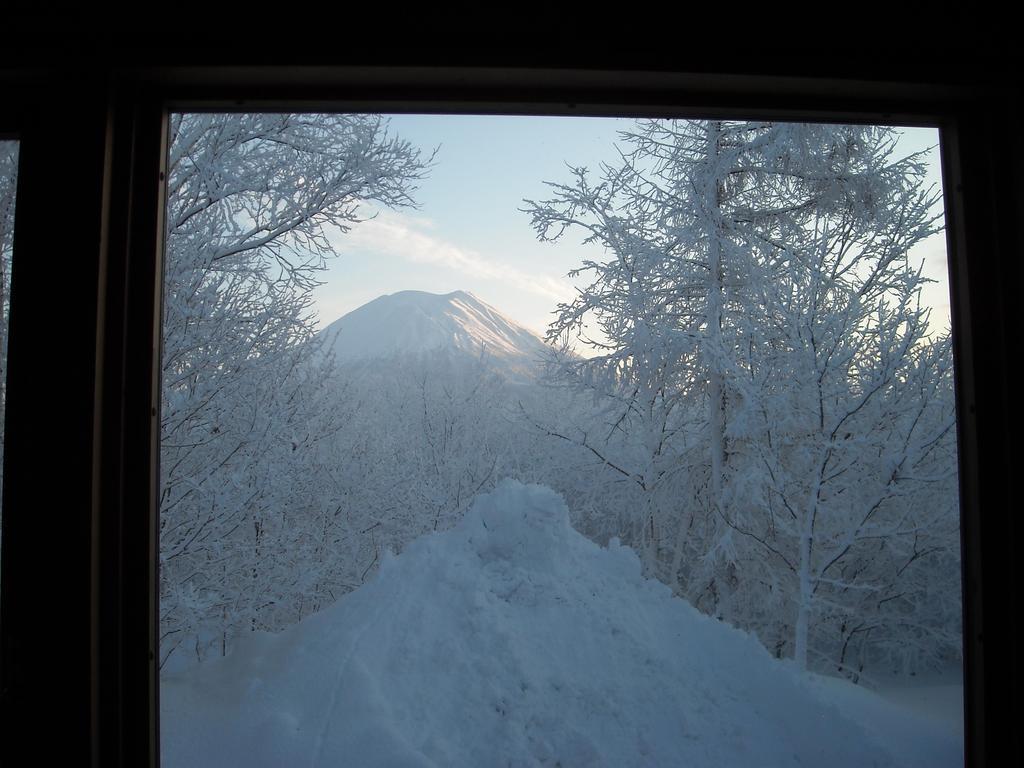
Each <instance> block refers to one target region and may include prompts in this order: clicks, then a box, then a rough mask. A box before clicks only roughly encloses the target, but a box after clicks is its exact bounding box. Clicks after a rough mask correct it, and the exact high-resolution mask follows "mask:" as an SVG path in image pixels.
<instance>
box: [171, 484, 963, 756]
mask: <svg viewBox="0 0 1024 768" xmlns="http://www.w3.org/2000/svg"><path fill="white" fill-rule="evenodd" d="M161 697H162V714H161V729H162V748H163V757H164V764H165V765H167V766H172V767H173V766H207V765H209V766H234V765H238V766H241V765H245V766H353V767H356V768H364V767H365V768H369V767H370V766H393V767H397V766H472V767H478V766H499V765H500V766H506V765H510V766H535V765H544V766H556V765H557V766H563V767H564V768H568V767H569V766H614V767H615V768H620V767H624V766H716V767H717V766H722V767H725V768H730V767H733V766H814V767H815V768H817V767H819V766H827V767H828V768H840V767H841V766H851V767H852V766H858V768H860V767H861V766H889V765H905V766H928V767H929V768H938V767H939V766H944V765H950V766H953V765H962V743H961V741H960V740H959V739H958V738H957V737H956V736H955V735H952V734H948V733H946V732H945V731H943V730H942V729H941V728H939V727H937V726H936V725H934V724H932V723H931V722H929V721H926V720H922V719H919V718H917V717H915V716H913V715H911V714H909V713H906V712H904V711H902V710H900V709H898V708H897V707H895V706H894V705H892V704H890V703H888V702H885V701H883V700H882V699H880V698H879V697H877V696H875V695H873V694H871V693H870V692H867V691H864V690H862V689H857V688H856V687H855V686H851V685H849V684H846V683H843V682H841V681H831V680H830V681H827V682H826V681H823V680H822V679H820V678H816V677H814V676H811V675H799V674H797V673H796V672H795V671H794V670H793V669H792V667H791V666H790V665H789V664H787V663H782V662H778V661H776V660H774V659H772V658H771V657H770V656H769V654H768V653H767V652H766V651H765V650H764V648H763V647H762V646H761V645H760V644H759V643H758V642H757V640H756V639H755V638H753V637H752V636H750V635H747V634H745V633H743V632H740V631H738V630H736V629H733V628H731V627H729V626H727V625H725V624H723V623H721V622H719V621H717V620H715V619H712V618H708V617H706V616H703V615H702V614H700V613H699V612H697V611H696V610H695V609H693V608H692V607H691V606H690V605H689V604H688V603H686V602H684V601H682V600H679V599H678V598H675V597H673V596H672V595H671V594H670V592H669V590H668V588H667V587H665V586H663V585H661V584H659V583H657V582H652V581H647V580H645V579H643V578H642V576H641V574H640V563H639V561H638V559H637V558H636V556H635V555H634V554H633V552H632V551H631V550H629V549H628V548H625V547H621V546H618V545H617V544H616V543H613V544H612V545H611V546H609V547H608V548H607V549H602V548H600V547H598V546H597V545H595V544H593V543H592V542H590V541H589V540H587V539H585V538H584V537H583V536H581V535H580V534H578V533H576V532H575V531H574V530H573V529H572V528H571V527H570V525H569V521H568V514H567V510H566V507H565V504H564V502H563V501H562V500H561V498H560V497H559V496H557V495H556V494H555V493H554V492H552V491H550V490H548V489H547V488H543V487H541V486H525V485H522V484H520V483H517V482H513V481H506V482H505V483H503V484H501V485H500V486H499V487H498V489H497V490H495V491H494V492H492V493H490V494H488V495H484V496H481V497H480V498H479V499H477V501H476V502H475V504H474V506H473V508H472V509H471V510H470V512H469V513H467V514H466V516H465V517H464V519H463V520H462V521H461V522H460V523H459V525H458V526H457V527H456V528H455V529H454V530H451V531H449V532H446V533H438V534H433V535H429V536H426V537H424V538H422V539H419V540H418V541H416V542H414V543H413V544H411V545H410V546H409V547H408V548H407V549H406V550H405V552H403V553H402V554H401V555H399V556H394V557H389V558H387V559H386V560H385V561H384V563H383V564H382V566H381V570H380V573H379V574H378V575H377V577H376V578H375V579H374V580H373V581H372V582H370V583H368V584H366V585H365V586H363V587H361V588H360V589H358V590H356V591H355V592H352V593H351V594H349V595H347V596H346V597H344V598H343V599H342V600H340V601H339V602H338V603H336V604H335V605H334V606H332V607H331V608H329V609H327V610H324V611H323V612H321V613H319V614H317V615H315V616H312V617H310V618H308V619H306V620H305V621H303V622H301V623H300V624H298V625H296V626H294V627H291V628H290V629H289V630H287V631H285V632H282V633H281V634H279V635H263V634H254V635H253V636H252V637H251V638H249V639H247V641H245V642H243V643H241V644H239V646H238V650H237V651H236V652H234V653H233V654H231V655H230V656H229V657H227V658H225V659H221V660H218V661H215V662H208V663H203V664H202V665H199V666H197V667H195V668H193V669H192V670H191V671H189V672H188V673H185V674H183V675H181V676H178V677H175V678H168V679H165V680H164V681H163V682H162V686H161Z"/></svg>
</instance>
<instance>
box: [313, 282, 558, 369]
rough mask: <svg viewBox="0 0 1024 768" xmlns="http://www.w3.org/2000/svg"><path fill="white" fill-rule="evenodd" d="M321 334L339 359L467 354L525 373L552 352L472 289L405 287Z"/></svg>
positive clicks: (434, 356) (344, 360) (531, 333)
mask: <svg viewBox="0 0 1024 768" xmlns="http://www.w3.org/2000/svg"><path fill="white" fill-rule="evenodd" d="M321 333H322V334H323V335H324V337H325V339H326V341H327V345H328V349H330V350H331V351H332V352H333V353H334V356H335V360H336V361H337V362H338V363H342V364H344V363H346V362H354V361H366V360H374V359H395V358H407V357H409V358H423V357H431V358H438V357H440V358H444V357H446V356H447V357H453V356H454V357H465V358H470V357H472V358H480V357H481V356H483V357H484V358H485V359H487V360H489V361H491V363H492V364H493V365H494V367H495V368H498V369H499V370H500V369H505V370H507V371H509V372H514V373H517V374H520V375H523V374H529V373H530V372H531V371H535V370H536V369H537V364H538V362H539V361H540V360H542V359H543V358H544V357H545V356H546V355H548V354H549V353H550V348H549V347H548V346H547V345H546V344H544V342H543V341H541V339H540V338H539V337H538V336H537V335H536V334H534V333H533V332H531V331H529V330H528V329H526V328H524V327H523V326H521V325H519V324H518V323H516V322H515V321H513V320H510V319H509V318H508V317H506V316H505V315H503V314H502V313H501V312H499V311H498V310H497V309H495V308H494V307H492V306H490V305H489V304H487V303H485V302H483V301H481V300H480V299H478V298H477V297H476V296H474V295H473V294H472V293H469V292H468V291H453V292H452V293H446V294H435V293H427V292H426V291H400V292H398V293H392V294H389V295H386V296H381V297H379V298H377V299H374V300H373V301H371V302H369V303H368V304H364V305H363V306H361V307H359V308H358V309H355V310H353V311H352V312H349V313H348V314H347V315H343V316H342V317H340V318H338V319H337V320H335V321H334V322H333V323H331V324H330V325H329V326H327V327H326V328H325V329H324V330H323V331H321Z"/></svg>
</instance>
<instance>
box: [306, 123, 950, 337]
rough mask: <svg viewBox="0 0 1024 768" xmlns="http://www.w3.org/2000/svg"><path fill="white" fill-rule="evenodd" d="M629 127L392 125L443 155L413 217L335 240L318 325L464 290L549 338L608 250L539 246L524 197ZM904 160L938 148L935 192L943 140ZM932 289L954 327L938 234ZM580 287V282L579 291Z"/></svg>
mask: <svg viewBox="0 0 1024 768" xmlns="http://www.w3.org/2000/svg"><path fill="white" fill-rule="evenodd" d="M633 124H634V121H633V120H631V119H624V118H583V117H524V116H489V115H488V116H485V115H393V116H391V118H390V131H391V132H392V133H393V134H396V135H398V136H400V137H401V138H403V139H406V140H408V141H410V142H412V143H413V144H414V145H416V146H418V147H420V148H422V149H423V151H424V153H425V154H427V155H429V153H430V152H431V151H433V150H434V149H435V148H436V149H437V154H436V157H435V160H434V165H433V167H432V168H431V170H430V172H429V174H428V177H427V178H426V179H424V180H422V181H421V182H419V188H418V190H417V191H416V192H415V194H414V199H415V200H416V201H417V204H418V205H417V207H416V208H415V209H403V210H398V211H394V210H386V209H385V210H376V209H370V208H368V209H367V213H373V214H374V215H375V218H373V219H372V220H369V221H365V222H363V223H361V224H358V225H356V226H355V227H354V228H353V229H351V230H350V231H349V232H347V233H344V234H340V233H339V235H338V236H337V238H336V241H335V244H336V247H337V250H338V252H339V253H340V254H341V256H340V258H338V259H335V260H334V261H333V262H332V263H331V266H330V269H329V271H328V272H327V273H326V274H325V276H324V278H323V279H324V285H322V286H321V287H320V288H318V289H317V291H316V294H315V307H316V310H317V312H318V315H319V319H320V326H321V327H323V326H326V325H328V324H329V323H331V322H332V321H334V320H335V319H337V318H338V317H340V316H342V315H343V314H345V313H347V312H350V311H351V310H353V309H356V308H357V307H359V306H361V305H363V304H365V303H366V302H368V301H371V300H373V299H375V298H377V297H378V296H382V295H384V294H389V293H395V292H397V291H402V290H410V289H411V290H422V291H429V292H431V293H449V292H451V291H455V290H468V291H470V292H472V293H473V294H475V295H476V296H477V297H479V298H480V299H482V300H483V301H485V302H487V303H488V304H491V305H492V306H494V307H495V308H496V309H498V310H499V311H500V312H502V313H503V314H504V315H506V316H508V317H509V318H511V319H513V320H515V321H517V322H519V323H520V324H521V325H524V326H526V327H527V328H529V329H531V330H533V331H535V332H536V333H538V334H540V335H543V332H544V330H545V329H546V328H547V326H548V324H549V322H550V320H551V313H552V312H553V310H554V309H555V306H556V305H557V304H558V302H559V301H566V300H569V299H571V297H572V296H573V295H574V290H573V284H574V281H573V280H571V279H570V278H569V277H568V273H569V271H570V270H571V269H573V268H575V267H577V266H579V265H580V264H581V262H582V260H583V259H584V258H585V257H588V256H589V257H590V258H595V257H597V258H600V257H601V256H602V249H601V248H600V247H599V246H596V245H589V246H583V245H581V243H580V241H581V240H582V234H581V232H580V231H579V230H576V231H569V232H567V233H566V235H565V236H564V237H563V239H562V240H561V241H560V242H557V243H543V242H539V241H538V240H537V238H536V235H535V233H534V231H533V229H532V228H531V226H530V217H529V215H528V214H526V213H523V212H522V211H521V210H519V209H521V208H524V207H525V203H524V202H523V201H524V200H526V199H533V200H543V199H547V198H550V197H551V196H552V195H551V194H550V189H549V188H548V187H547V186H546V185H545V182H546V181H550V182H562V183H568V182H569V181H570V173H569V168H568V165H567V164H571V165H575V166H585V167H587V168H589V169H591V170H593V171H597V170H598V166H599V164H600V163H601V162H602V161H604V162H609V163H615V161H616V160H617V158H618V154H617V151H616V147H615V145H616V141H617V139H618V132H619V131H622V130H627V129H629V128H630V127H632V126H633ZM901 130H902V131H903V132H904V135H903V137H902V138H901V140H900V144H899V152H900V153H901V154H909V153H910V152H913V151H919V150H923V149H926V148H928V147H936V148H935V149H934V150H932V151H931V152H930V153H929V155H928V156H927V159H928V161H929V177H928V183H929V184H931V183H934V184H935V185H936V188H939V184H940V178H941V175H940V169H939V160H938V149H937V145H938V131H937V129H934V128H904V129H901ZM911 256H912V259H913V260H914V261H921V260H924V265H925V267H924V271H925V274H926V275H928V276H929V277H932V278H933V279H935V280H937V282H936V283H934V284H931V285H929V286H928V288H927V289H926V293H925V295H924V296H923V298H924V301H925V303H926V304H928V305H929V306H931V307H932V308H933V310H932V327H933V328H935V329H939V328H948V326H949V290H948V273H947V266H946V243H945V237H944V235H943V234H939V235H935V236H933V237H931V238H929V239H928V240H927V241H925V242H923V243H921V244H919V245H918V246H917V247H916V248H915V249H914V251H912V253H911ZM580 284H581V285H582V283H580Z"/></svg>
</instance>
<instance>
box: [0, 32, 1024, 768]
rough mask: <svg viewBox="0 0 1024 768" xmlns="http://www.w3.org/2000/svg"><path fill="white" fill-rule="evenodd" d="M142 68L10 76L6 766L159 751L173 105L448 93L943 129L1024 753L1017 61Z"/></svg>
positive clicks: (985, 586) (972, 709)
mask: <svg viewBox="0 0 1024 768" xmlns="http://www.w3.org/2000/svg"><path fill="white" fill-rule="evenodd" d="M144 57H145V54H139V55H138V56H137V57H136V58H137V61H134V62H132V63H131V66H126V65H125V63H124V62H110V61H106V62H105V61H102V60H98V59H94V60H88V61H81V60H79V61H75V62H58V61H55V60H48V59H47V57H46V56H45V55H43V54H40V53H38V52H35V53H33V54H31V55H29V54H26V55H25V56H24V57H22V59H21V60H17V61H7V60H6V59H5V60H4V64H3V67H2V68H0V85H2V86H3V88H4V103H3V104H2V105H0V133H8V132H13V133H16V134H17V135H18V136H19V137H20V138H21V141H22V146H21V155H20V173H19V189H18V209H17V232H16V240H15V254H16V255H15V258H14V267H13V294H12V306H11V328H10V346H9V369H10V373H9V379H8V410H7V428H6V441H7V445H6V453H5V466H4V472H5V475H4V477H5V480H4V483H5V485H4V499H3V504H4V513H3V526H4V530H3V547H4V552H3V558H2V582H0V587H2V605H0V634H2V644H0V664H2V666H0V697H2V711H0V724H2V726H0V727H2V730H3V735H2V737H0V762H2V764H4V765H21V764H31V763H32V762H35V761H28V762H26V761H24V760H23V759H20V758H19V757H18V756H19V755H22V754H25V750H28V752H29V753H30V754H33V753H34V754H36V755H38V761H45V762H53V761H56V762H57V763H58V764H68V765H72V764H73V765H83V764H86V763H89V764H93V765H102V766H118V765H126V766H139V765H146V764H147V763H152V762H153V761H154V760H155V759H156V758H155V755H156V750H155V747H156V733H157V731H156V712H155V708H154V706H153V703H154V701H155V683H156V678H155V665H154V663H153V659H152V658H151V651H152V648H153V642H154V638H153V616H154V611H155V605H154V599H155V598H154V574H153V567H152V563H153V562H154V560H153V557H154V552H155V537H154V526H153V521H154V519H155V514H154V507H153V504H154V499H153V491H152V489H153V487H154V483H155V479H154V478H155V475H154V472H155V464H154V460H155V455H156V430H155V427H154V425H155V423H156V422H155V419H156V412H155V410H154V409H153V407H154V404H155V403H157V402H158V400H157V397H156V390H155V378H156V377H155V375H154V366H153V361H154V360H155V356H156V354H157V349H158V336H157V335H156V334H157V327H156V323H155V317H156V312H157V311H158V308H159V307H158V300H157V298H158V289H157V280H156V274H157V273H158V269H159V260H158V257H159V249H158V247H157V243H158V241H159V233H160V231H161V226H162V224H161V221H160V217H159V209H160V207H161V204H160V172H161V163H162V156H161V152H160V147H161V141H162V139H163V137H162V135H161V115H162V114H163V109H164V108H165V104H167V103H169V104H171V106H175V105H178V106H188V105H190V104H191V105H195V104H199V103H203V104H207V105H210V106H212V107H214V108H242V109H244V108H250V109H255V108H279V109H280V108H292V109H302V108H312V107H315V106H317V105H319V106H320V107H321V108H322V107H323V106H324V105H325V104H326V105H348V106H349V108H355V107H357V106H359V105H366V106H367V107H370V106H373V107H375V108H376V109H378V110H382V111H383V110H387V109H409V110H416V109H427V108H437V104H438V103H439V101H438V100H440V103H443V104H444V105H445V109H449V110H453V111H472V110H474V109H477V110H481V111H488V110H498V111H527V112H529V111H551V112H557V113H563V114H573V113H581V114H628V113H631V112H632V113H644V114H679V113H682V114H694V115H696V114H701V113H704V114H706V113H707V112H708V111H709V110H710V111H712V112H715V111H717V112H720V113H722V114H730V113H731V111H733V110H736V109H738V108H744V109H747V110H752V111H754V112H756V113H758V114H762V115H777V116H779V117H785V116H792V115H794V114H800V115H801V116H803V117H804V118H806V119H835V120H838V119H847V120H852V119H864V120H868V119H875V120H883V119H890V120H892V121H893V122H906V121H913V120H917V119H920V118H921V117H922V116H929V115H930V116H931V117H932V118H934V119H935V120H937V121H938V122H939V123H940V124H941V126H942V127H943V128H944V131H945V132H944V147H943V152H944V160H945V161H946V166H947V169H946V170H947V178H946V188H947V213H948V216H949V222H950V225H951V226H950V232H951V234H950V238H951V242H950V244H951V255H952V258H953V264H952V270H953V272H954V296H953V307H954V315H955V323H956V330H957V332H958V338H957V350H956V351H957V365H958V369H957V373H958V398H959V405H960V440H961V449H962V454H963V457H962V462H963V463H962V467H961V484H962V492H963V503H964V525H963V534H964V547H965V606H966V619H967V624H966V630H965V653H966V656H967V664H968V670H969V675H968V686H967V691H966V699H967V702H968V708H969V714H970V719H969V723H968V757H969V763H970V764H971V765H985V764H992V765H996V764H999V765H1003V764H1011V765H1012V764H1020V761H1019V760H1016V761H1015V760H1014V759H1013V757H1012V756H1013V755H1016V756H1017V757H1018V758H1019V757H1020V756H1021V749H1020V736H1019V726H1018V720H1019V713H1020V704H1019V696H1020V691H1021V689H1020V667H1019V663H1020V661H1019V654H1020V651H1019V646H1020V644H1021V635H1020V630H1019V619H1018V618H1017V617H1018V615H1019V611H1020V610H1021V608H1022V605H1021V598H1020V593H1019V591H1017V590H1016V587H1015V584H1016V579H1015V576H1016V572H1015V565H1014V557H1013V555H1014V549H1015V546H1016V545H1018V544H1019V543H1020V539H1019V523H1018V522H1017V521H1016V512H1017V508H1018V507H1019V506H1020V504H1019V502H1015V488H1014V486H1015V480H1016V479H1015V477H1014V470H1015V468H1016V467H1015V456H1016V454H1015V452H1014V450H1013V449H1014V447H1015V439H1016V436H1017V434H1018V432H1017V425H1018V424H1019V417H1018V416H1017V412H1016V410H1015V408H1014V405H1015V403H1013V402H1012V401H1011V397H1012V395H1013V386H1012V384H1011V380H1010V375H1009V366H1010V364H1011V361H1012V358H1013V356H1014V355H1015V353H1017V351H1018V350H1019V347H1020V344H1019V337H1018V335H1017V329H1018V328H1019V325H1020V323H1019V320H1018V314H1017V306H1016V305H1017V304H1018V303H1019V299H1018V298H1017V293H1018V286H1019V285H1020V281H1019V277H1020V267H1019V261H1020V255H1021V242H1020V223H1021V222H1022V221H1024V216H1022V214H1024V210H1022V195H1021V180H1022V179H1024V161H1022V154H1024V153H1022V150H1021V141H1020V139H1019V137H1018V136H1017V135H1016V133H1015V132H1016V131H1018V130H1019V129H1018V126H1020V124H1021V123H1020V119H1019V118H1020V112H1021V109H1020V108H1021V89H1020V82H1019V80H1015V79H1012V78H1010V77H1009V76H1008V75H1006V74H1005V73H1006V72H1014V71H1015V70H1014V69H1013V68H1012V67H1007V66H1003V65H1002V63H1000V66H999V67H995V66H993V67H989V66H987V63H986V62H983V63H986V66H985V67H983V68H982V69H980V70H978V69H975V70H974V71H971V70H970V69H969V68H966V67H963V66H958V67H952V66H942V67H940V68H938V69H936V68H934V67H929V66H928V64H929V63H930V62H928V63H922V62H921V61H919V60H914V61H913V62H910V61H909V60H907V61H905V62H903V63H902V64H901V63H900V62H898V61H897V62H895V63H894V62H893V61H892V60H891V59H890V60H888V61H885V62H882V61H880V60H879V59H878V58H877V57H876V56H865V57H863V58H862V59H861V60H860V61H859V62H858V61H857V60H855V59H851V60H847V61H844V62H839V63H833V64H832V65H830V66H823V65H821V64H820V62H815V64H814V65H813V66H811V65H808V64H807V63H806V62H801V61H799V60H792V59H790V60H786V59H780V60H778V61H776V62H774V65H770V66H769V67H768V68H767V69H765V67H764V66H759V67H758V68H756V69H755V68H753V67H747V68H744V67H743V66H742V65H739V64H737V65H735V66H734V68H733V69H732V70H731V71H725V70H717V71H714V72H711V71H708V70H707V69H704V70H702V69H701V68H700V67H699V66H688V67H687V66H682V65H678V64H673V63H672V62H665V61H648V62H643V63H641V64H636V65H633V66H630V67H623V66H622V65H619V66H618V68H616V66H615V65H607V64H606V65H604V68H602V67H592V68H572V69H570V68H566V67H565V66H564V62H558V61H550V62H544V63H545V64H547V65H549V66H551V67H553V68H552V69H550V70H548V71H544V72H538V71H535V70H531V69H525V68H519V67H515V66H511V67H504V68H499V69H489V68H481V67H479V66H470V65H469V64H468V63H467V62H465V61H459V60H457V59H453V60H450V61H447V62H442V63H445V64H447V65H449V67H450V68H446V69H432V68H426V69H424V68H402V69H387V68H379V67H373V66H365V65H364V66H359V67H354V68H353V67H349V68H343V69H338V68H332V67H326V66H315V67H312V68H280V67H276V66H273V64H274V63H273V62H268V61H263V62H254V63H256V64H260V65H261V66H255V67H237V66H235V67H219V66H216V65H218V64H222V63H223V61H221V62H217V61H212V60H210V61H206V62H201V63H202V64H204V65H209V67H208V68H203V67H192V68H177V67H163V66H160V65H161V64H163V63H164V62H163V61H161V60H160V56H158V55H150V56H149V60H145V59H144ZM309 63H310V64H317V65H323V64H325V63H326V62H309ZM403 63H404V64H411V63H414V62H409V61H406V62H403ZM491 63H498V64H501V63H502V62H491ZM115 64H116V66H115ZM210 67H212V68H210ZM609 70H610V71H609ZM645 70H657V71H653V72H648V71H645ZM239 100H243V101H242V103H240V102H239ZM353 105H354V106H353ZM40 733H42V734H43V738H42V739H40V737H39V734H40ZM1007 750H1009V751H1007ZM996 755H999V760H998V762H997V761H996V759H995V756H996ZM1007 757H1009V759H1007Z"/></svg>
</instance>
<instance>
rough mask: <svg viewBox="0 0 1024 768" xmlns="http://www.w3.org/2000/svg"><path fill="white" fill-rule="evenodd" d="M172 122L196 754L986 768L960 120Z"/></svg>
mask: <svg viewBox="0 0 1024 768" xmlns="http://www.w3.org/2000/svg"><path fill="white" fill-rule="evenodd" d="M171 129H172V130H171V135H172V142H171V146H170V164H169V173H168V210H167V221H168V235H167V243H166V259H165V260H166V274H165V285H164V304H165V306H164V359H163V403H162V407H163V411H162V447H161V484H162V485H161V519H160V526H161V528H160V536H161V539H160V545H161V553H160V559H161V586H160V610H161V618H160V631H161V660H160V663H161V707H162V712H161V733H162V739H163V743H162V753H163V759H164V764H165V765H168V766H176V765H182V766H185V765H188V766H197V765H223V764H227V763H231V764H234V763H244V764H252V765H263V764H266V765H298V764H302V765H334V764H338V763H339V761H340V762H346V763H348V764H352V765H376V764H401V765H406V764H408V765H446V766H448V765H451V766H479V765H493V764H502V765H504V764H512V765H587V766H591V765H608V766H625V765H666V766H674V765H736V766H742V765H759V766H764V765H767V766H775V765H779V766H781V765H787V766H788V765H806V766H812V765H813V766H819V765H824V764H828V765H834V766H847V765H849V766H855V765H856V766H861V765H866V764H877V765H901V766H902V765H906V766H911V765H913V766H917V765H920V766H943V765H961V764H962V762H963V716H962V693H961V692H962V684H961V677H962V671H961V628H960V564H959V551H960V543H959V504H958V498H957V456H956V443H955V435H956V419H955V408H954V399H953V380H952V355H951V348H950V323H949V301H948V287H947V267H946V255H945V241H944V235H943V211H942V199H941V188H940V186H939V184H940V173H939V166H938V153H937V147H936V145H937V143H938V133H937V131H936V130H933V129H910V128H885V127H878V126H843V125H821V124H787V123H766V122H753V121H752V122H746V121H709V120H698V121H667V120H657V121H634V120H625V119H621V120H620V119H586V118H554V117H543V118H542V117H532V118H528V117H483V116H455V117H453V116H423V115H404V116H397V115H396V116H391V117H384V116H379V115H308V114H307V115H276V114H264V115H238V114H235V115H216V114H204V115H191V114H189V115H174V116H173V117H172V119H171Z"/></svg>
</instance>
